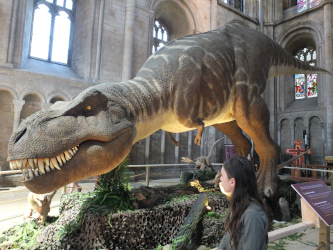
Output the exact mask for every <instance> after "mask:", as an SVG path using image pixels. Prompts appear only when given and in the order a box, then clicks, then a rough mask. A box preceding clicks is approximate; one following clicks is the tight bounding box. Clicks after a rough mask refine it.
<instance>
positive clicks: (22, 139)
mask: <svg viewBox="0 0 333 250" xmlns="http://www.w3.org/2000/svg"><path fill="white" fill-rule="evenodd" d="M310 72H311V73H327V71H325V70H323V69H320V68H317V67H311V66H309V65H308V64H305V63H303V62H301V61H297V60H296V59H295V58H294V57H293V56H292V55H290V54H289V53H288V52H286V51H285V50H284V49H283V48H282V47H281V46H279V45H278V44H277V43H275V42H274V41H273V40H271V39H270V38H269V37H267V36H266V35H264V34H262V33H260V32H257V31H255V30H252V29H249V28H248V27H244V26H241V25H238V24H231V25H227V26H225V27H223V28H220V29H217V30H214V31H210V32H206V33H203V34H198V35H190V36H186V37H183V38H180V39H177V40H174V41H172V42H170V43H169V44H167V45H166V46H165V47H163V48H162V49H160V50H159V51H158V52H156V53H155V54H154V55H152V56H151V57H150V58H148V60H147V61H146V62H145V64H144V65H143V66H142V68H141V70H140V71H139V72H138V74H137V76H136V77H135V78H134V79H132V80H129V81H126V82H121V83H103V84H99V85H96V86H92V87H90V88H88V89H86V90H85V91H83V92H82V93H81V94H79V95H78V96H77V97H76V98H75V99H73V100H72V101H70V102H58V103H56V104H54V105H52V106H51V109H50V110H47V111H40V112H38V113H35V114H33V115H32V116H30V117H28V118H27V119H26V120H24V121H23V122H22V123H21V124H20V126H19V128H18V129H17V131H15V132H14V133H13V135H12V137H11V139H10V142H9V155H8V160H9V161H10V165H11V167H12V168H14V169H16V168H17V169H22V170H25V171H24V172H25V173H24V174H23V176H24V177H23V178H24V184H25V185H26V186H27V187H28V188H29V189H30V190H31V191H33V192H35V193H46V192H50V191H53V190H56V189H58V188H60V187H62V186H64V185H66V184H67V183H71V182H73V181H76V180H80V179H83V178H87V177H89V176H94V175H100V174H103V173H106V172H109V171H111V170H112V169H113V168H115V167H116V166H117V165H118V164H119V163H120V162H121V161H122V160H123V159H124V158H125V157H126V156H127V155H128V153H129V152H130V150H131V148H132V145H133V144H134V143H135V142H137V141H139V140H141V139H143V138H145V137H147V136H149V135H150V134H152V133H154V132H155V131H157V130H159V129H163V130H165V131H167V132H171V133H181V132H185V131H189V130H193V129H197V130H198V134H197V136H196V138H195V142H196V143H197V144H198V145H200V142H201V135H202V131H203V129H204V126H210V125H213V126H214V127H215V128H216V129H218V130H220V131H221V132H222V133H224V134H226V135H227V136H228V137H229V138H230V139H231V140H232V142H233V144H234V145H235V148H236V151H237V153H238V155H240V156H245V157H246V156H247V155H248V154H249V153H250V150H251V143H250V142H249V140H248V139H247V138H246V137H245V136H244V135H243V133H242V130H243V131H245V132H246V133H247V134H248V135H249V136H250V137H251V138H252V140H253V141H254V144H255V145H256V151H257V153H258V155H259V157H260V162H261V168H260V171H259V173H258V183H259V188H260V189H261V190H262V191H263V192H265V194H266V195H267V196H271V195H273V194H274V192H275V189H276V183H275V180H276V176H277V175H276V162H277V159H278V157H279V154H280V151H279V147H278V146H277V145H276V144H275V143H274V141H273V140H272V139H271V138H270V135H269V130H268V124H269V111H268V108H267V106H266V104H265V102H264V100H263V99H262V98H261V96H260V95H261V94H262V93H263V91H264V89H265V86H266V81H267V79H268V78H271V77H275V76H279V75H286V74H295V73H310ZM59 169H61V170H59ZM31 172H32V174H30V173H31ZM43 172H45V174H44V173H43Z"/></svg>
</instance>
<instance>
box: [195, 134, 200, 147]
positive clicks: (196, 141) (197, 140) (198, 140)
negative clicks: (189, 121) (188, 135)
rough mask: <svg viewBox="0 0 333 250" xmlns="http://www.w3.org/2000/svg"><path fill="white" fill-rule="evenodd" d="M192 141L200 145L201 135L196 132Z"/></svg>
mask: <svg viewBox="0 0 333 250" xmlns="http://www.w3.org/2000/svg"><path fill="white" fill-rule="evenodd" d="M194 143H195V144H197V145H198V146H200V145H201V135H200V136H199V134H197V136H196V137H195V139H194Z"/></svg>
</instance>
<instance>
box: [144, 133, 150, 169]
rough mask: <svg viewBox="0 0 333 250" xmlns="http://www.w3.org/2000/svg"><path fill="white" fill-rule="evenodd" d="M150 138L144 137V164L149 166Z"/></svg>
mask: <svg viewBox="0 0 333 250" xmlns="http://www.w3.org/2000/svg"><path fill="white" fill-rule="evenodd" d="M149 148H150V136H148V137H146V144H145V164H149Z"/></svg>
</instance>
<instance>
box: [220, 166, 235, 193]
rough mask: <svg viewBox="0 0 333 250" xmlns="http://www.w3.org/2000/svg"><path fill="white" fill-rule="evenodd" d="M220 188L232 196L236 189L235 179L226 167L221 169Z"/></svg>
mask: <svg viewBox="0 0 333 250" xmlns="http://www.w3.org/2000/svg"><path fill="white" fill-rule="evenodd" d="M220 181H221V182H220V189H221V191H222V193H224V194H225V195H226V196H228V197H231V195H232V193H233V191H234V189H235V185H236V182H235V179H234V178H229V177H228V175H227V172H226V171H225V169H224V167H222V169H221V177H220Z"/></svg>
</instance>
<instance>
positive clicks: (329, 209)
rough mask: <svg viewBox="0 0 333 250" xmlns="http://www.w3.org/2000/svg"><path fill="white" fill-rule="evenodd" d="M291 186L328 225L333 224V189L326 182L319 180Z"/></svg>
mask: <svg viewBox="0 0 333 250" xmlns="http://www.w3.org/2000/svg"><path fill="white" fill-rule="evenodd" d="M291 186H292V187H293V188H294V189H295V190H296V192H297V193H298V194H299V195H300V196H301V197H302V198H303V199H304V200H305V201H306V203H308V204H309V205H310V207H311V208H312V209H313V210H314V211H315V213H316V214H317V215H318V216H319V217H320V218H321V219H322V221H323V222H324V223H325V224H326V225H327V226H330V225H333V191H332V190H331V188H330V187H329V186H327V185H326V184H325V182H323V181H321V180H319V181H312V182H303V183H298V184H291Z"/></svg>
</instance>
